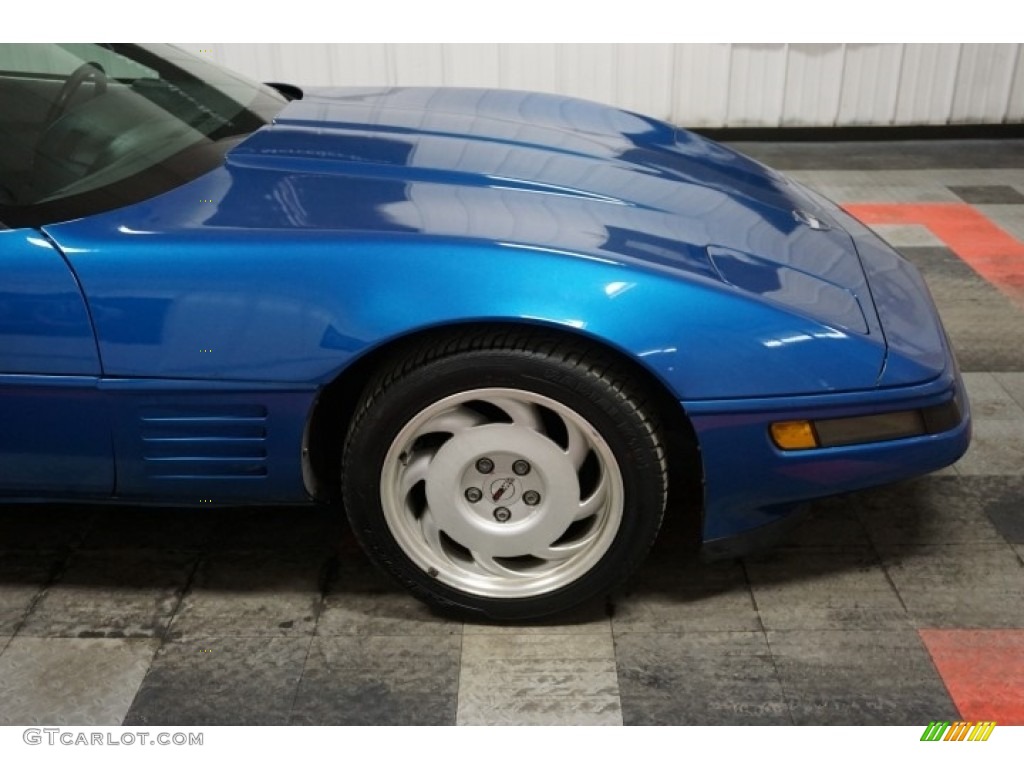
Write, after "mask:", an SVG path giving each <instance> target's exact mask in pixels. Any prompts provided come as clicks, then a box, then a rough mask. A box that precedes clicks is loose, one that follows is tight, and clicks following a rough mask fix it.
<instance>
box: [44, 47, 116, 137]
mask: <svg viewBox="0 0 1024 768" xmlns="http://www.w3.org/2000/svg"><path fill="white" fill-rule="evenodd" d="M86 80H95V81H96V88H95V90H94V91H93V96H101V95H102V94H104V93H106V92H107V74H106V72H105V71H104V70H103V67H102V66H101V65H100V64H97V63H96V62H94V61H87V62H85V63H84V64H82V65H81V66H79V67H78V68H77V69H76V70H75V71H74V72H72V73H71V74H70V75H69V76H68V79H67V80H65V81H64V85H62V86H61V88H60V93H58V94H57V99H56V101H54V102H53V104H52V105H51V106H50V111H49V112H47V113H46V122H45V123H43V125H53V124H54V123H55V122H57V120H59V119H60V116H61V115H63V114H64V112H65V111H67V108H68V104H70V103H71V97H72V96H74V95H75V92H76V91H77V90H78V89H79V88H81V87H82V84H83V83H84V82H85V81H86Z"/></svg>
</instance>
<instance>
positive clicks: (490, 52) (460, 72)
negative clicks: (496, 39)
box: [444, 44, 501, 88]
mask: <svg viewBox="0 0 1024 768" xmlns="http://www.w3.org/2000/svg"><path fill="white" fill-rule="evenodd" d="M498 54H499V52H498V47H497V46H496V45H480V44H467V45H453V44H447V45H445V46H444V76H445V83H447V84H451V85H463V86H490V87H491V88H493V87H494V84H495V83H497V82H498V81H499V80H500V74H499V70H500V67H501V57H500V56H499V55H498Z"/></svg>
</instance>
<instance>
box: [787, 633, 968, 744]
mask: <svg viewBox="0 0 1024 768" xmlns="http://www.w3.org/2000/svg"><path fill="white" fill-rule="evenodd" d="M768 643H769V645H770V647H771V652H772V657H773V658H774V660H775V664H776V667H777V669H778V673H779V676H780V677H781V680H782V687H783V688H784V690H785V692H786V699H787V701H788V703H789V707H790V711H791V712H792V715H793V720H794V721H795V722H796V723H797V724H798V725H918V724H920V723H928V722H929V721H931V720H940V719H942V720H956V719H958V717H959V713H958V712H957V710H956V707H955V706H954V704H953V702H952V700H951V699H950V698H949V694H948V693H947V692H946V688H945V686H944V685H943V683H942V679H941V678H940V677H939V675H938V673H937V672H936V671H935V667H934V665H933V664H932V662H931V659H930V658H929V656H928V652H927V651H926V650H925V648H924V646H923V644H922V643H921V641H920V639H919V638H918V636H917V633H916V632H915V631H913V630H902V631H885V630H851V631H835V632H814V631H811V632H808V631H784V632H769V633H768Z"/></svg>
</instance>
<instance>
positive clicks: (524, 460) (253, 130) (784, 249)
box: [0, 44, 970, 619]
mask: <svg viewBox="0 0 1024 768" xmlns="http://www.w3.org/2000/svg"><path fill="white" fill-rule="evenodd" d="M0 138H2V141H0V270H2V275H3V281H2V285H0V499H2V500H4V501H5V502H18V503H24V502H27V501H60V500H76V501H82V500H93V501H97V502H102V503H111V502H122V503H126V504H135V505H142V504H173V505H239V504H259V503H274V504H281V503H285V504H296V505H301V504H309V503H314V502H328V503H337V504H338V505H339V509H340V508H341V507H342V506H343V507H344V509H345V510H346V512H347V514H348V516H349V519H350V521H351V525H352V528H353V530H354V532H355V534H356V536H357V537H358V539H359V541H360V542H361V543H362V544H363V545H364V546H365V548H366V550H367V552H368V553H369V555H370V556H371V557H372V559H373V560H374V561H376V563H377V564H379V565H380V566H381V567H383V568H384V569H386V570H387V571H389V572H390V573H391V574H392V575H394V576H395V577H396V578H397V579H398V580H399V581H401V582H402V583H403V584H404V585H406V587H408V588H409V589H410V590H411V591H412V592H413V593H415V594H416V595H417V596H418V597H420V598H422V599H424V600H426V601H427V602H429V603H431V604H432V605H434V606H437V607H444V608H454V609H457V610H459V611H461V612H463V613H471V614H482V615H486V616H489V617H492V618H497V619H521V618H529V617H536V616H542V615H546V614H550V613H554V612H557V611H561V610H564V609H566V608H568V607H569V606H572V605H575V604H578V603H580V602H581V601H584V600H588V599H591V598H594V597H595V596H598V595H601V594H605V593H607V591H608V590H610V589H611V588H612V587H614V586H615V585H616V584H618V583H619V582H620V581H621V580H623V579H625V578H626V577H627V576H628V575H629V574H630V572H631V571H632V570H633V569H634V568H635V567H636V566H637V564H638V563H639V562H640V561H641V560H642V558H643V557H644V556H645V554H646V553H647V551H648V549H649V547H650V546H651V544H652V542H653V541H654V539H655V536H656V534H657V532H658V529H659V526H660V525H661V522H662V518H663V516H664V515H685V516H687V517H686V521H685V523H686V525H687V526H688V529H691V530H693V531H694V532H695V535H696V538H698V539H699V540H700V541H702V542H703V543H704V545H705V546H706V547H708V548H709V549H714V548H718V547H721V546H722V542H730V541H731V542H736V541H747V540H748V539H750V538H751V537H755V538H756V537H757V536H758V535H759V534H761V533H763V532H764V531H766V530H770V529H771V528H772V527H774V525H773V524H775V523H777V522H780V521H782V520H783V519H784V518H786V517H787V516H789V515H790V514H791V513H792V512H794V511H795V510H797V509H799V508H800V507H801V506H802V505H803V503H804V502H807V501H809V500H811V499H815V498H820V497H823V496H827V495H831V494H836V493H840V492H846V491H850V490H854V489H858V488H865V487H868V486H872V485H876V484H880V483H886V482H889V481H893V480H898V479H901V478H905V477H909V476H912V475H917V474H921V473H925V472H929V471H931V470H934V469H937V468H939V467H942V466H945V465H947V464H950V463H952V462H953V461H955V460H956V459H957V458H958V457H959V456H960V455H961V454H963V452H964V451H965V450H966V448H967V445H968V441H969V439H970V416H969V411H968V404H967V400H966V398H965V397H964V390H963V385H962V383H961V381H960V377H959V373H958V370H957V366H956V363H955V361H954V357H953V353H952V351H951V348H950V344H949V341H948V339H947V337H946V335H945V333H944V331H943V328H942V325H941V323H940V320H939V318H938V316H937V314H936V310H935V307H934V305H933V303H932V301H931V299H930V297H929V294H928V290H927V288H926V287H925V285H924V283H923V282H922V280H921V277H920V275H919V274H918V272H917V271H916V270H915V269H914V267H912V266H911V265H910V264H908V263H907V262H906V261H905V260H903V259H902V258H901V257H900V256H899V255H897V254H896V253H895V252H894V251H893V250H892V249H890V248H889V247H888V246H886V244H885V243H883V242H882V241H881V240H879V238H878V237H876V236H875V235H874V234H873V233H872V232H871V231H869V230H868V229H867V228H865V227H864V226H863V225H861V224H860V223H858V222H857V221H856V220H854V219H853V218H851V217H850V216H849V215H847V214H846V213H844V212H843V211H842V210H840V209H839V208H837V207H836V206H835V205H833V204H832V203H830V202H829V201H828V200H826V199H824V198H822V197H821V196H819V195H817V194H816V193H814V192H812V191H811V190H809V189H807V188H805V187H802V186H800V185H799V184H797V183H794V182H793V181H790V180H788V179H787V178H785V177H784V176H782V175H780V174H778V173H776V172H774V171H772V170H770V169H768V168H766V167H764V166H762V165H760V164H759V163H756V162H754V161H752V160H750V159H748V158H746V157H743V156H742V155H739V154H737V153H736V152H734V151H732V150H730V149H727V148H725V147H723V146H720V145H718V144H715V143H714V142H711V141H708V140H706V139H703V138H701V137H699V136H696V135H694V134H692V133H689V132H687V131H683V130H679V129H677V128H675V127H673V126H671V125H668V124H665V123H663V122H660V121H657V120H653V119H650V118H647V117H643V116H640V115H637V114H632V113H629V112H623V111H620V110H617V109H613V108H610V107H606V106H601V105H598V104H593V103H589V102H585V101H579V100H575V99H570V98H562V97H558V96H552V95H546V94H538V93H523V92H511V91H494V90H476V89H442V88H361V89H358V88H352V89H344V90H312V89H310V90H306V91H304V92H303V91H302V90H300V89H299V88H296V87H295V86H291V85H285V84H272V85H269V86H265V85H259V84H256V83H252V82H249V81H247V80H245V79H243V78H241V77H239V76H236V75H234V74H231V73H229V72H226V71H223V70H221V69H219V68H218V67H216V66H214V65H213V64H211V63H209V62H207V61H203V60H201V59H199V58H196V57H194V56H192V55H190V54H188V53H185V52H183V51H181V50H177V49H174V48H170V47H158V46H135V45H113V44H109V45H83V44H74V45H61V46H22V45H15V46H9V47H6V48H4V49H3V50H2V51H0ZM296 514H301V510H298V509H297V510H296Z"/></svg>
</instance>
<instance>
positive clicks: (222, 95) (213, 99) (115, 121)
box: [0, 43, 286, 226]
mask: <svg viewBox="0 0 1024 768" xmlns="http://www.w3.org/2000/svg"><path fill="white" fill-rule="evenodd" d="M285 102H286V99H285V98H284V97H283V96H281V95H280V94H279V93H278V92H277V91H275V90H273V89H271V88H269V87H267V86H263V85H260V84H259V83H255V82H251V81H249V80H246V79H244V78H242V77H240V76H238V75H235V74H233V73H230V72H227V71H225V70H223V69H220V68H219V67H217V66H215V65H213V64H212V63H210V62H207V61H204V60H203V59H202V58H200V57H199V56H197V55H193V54H190V53H188V52H186V51H184V50H181V49H178V48H175V47H172V46H139V45H122V44H113V43H111V44H102V45H100V44H81V43H73V44H63V45H30V44H15V45H0V221H3V222H5V223H6V224H7V225H8V226H38V225H40V224H44V223H49V222H53V221H59V220H63V219H68V218H73V217H78V216H83V215H88V214H91V213H97V212H100V211H103V210H109V209H111V208H114V207H118V206H121V205H125V204H128V203H131V202H136V201H138V200H142V199H145V198H147V197H150V196H152V195H154V194H157V193H159V192H162V191H166V190H167V189H170V188H172V187H174V186H177V185H178V184H181V183H184V182H186V181H189V180H191V179H193V178H195V177H197V176H199V175H200V174H202V173H205V172H206V171H208V170H211V169H212V168H214V167H216V166H217V165H219V164H220V163H221V162H223V156H224V153H225V152H226V151H227V150H228V149H229V148H230V147H231V146H233V145H234V144H235V143H237V142H238V141H239V140H240V138H241V137H244V136H246V135H248V134H249V133H251V132H252V131H254V130H256V129H257V128H259V127H261V126H263V125H265V124H266V123H268V122H269V121H270V120H272V119H273V117H274V115H276V114H277V112H279V111H280V109H281V108H282V106H283V105H284V104H285Z"/></svg>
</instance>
